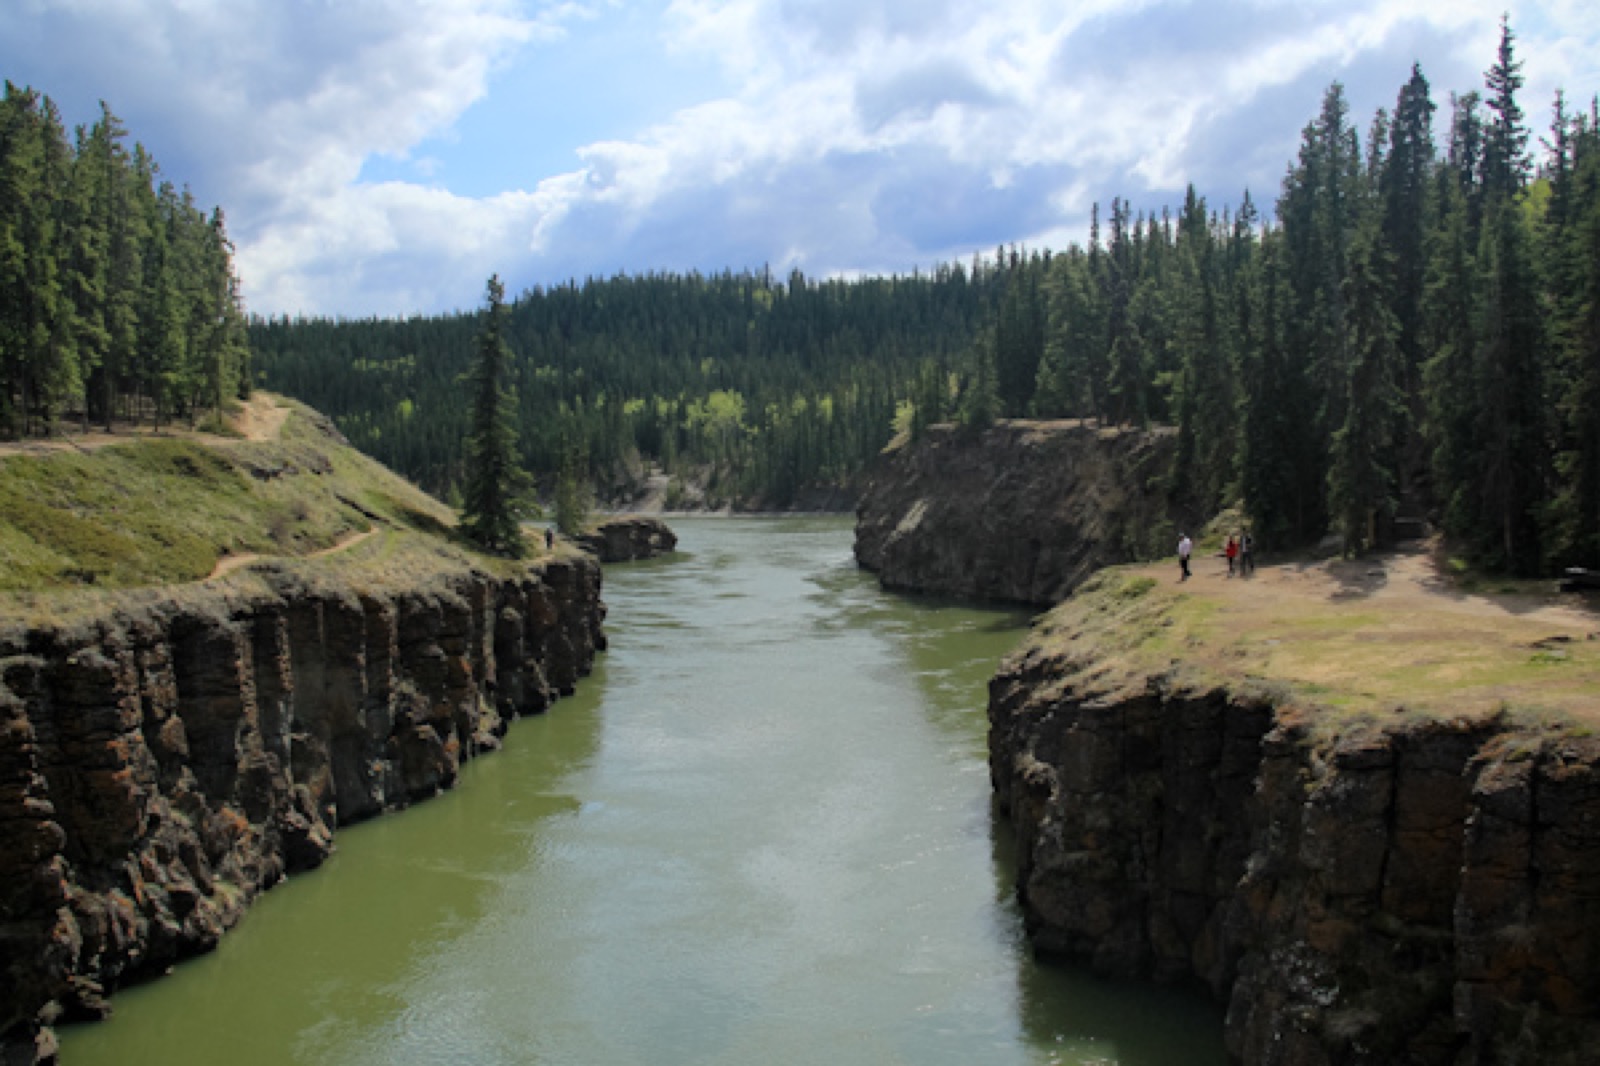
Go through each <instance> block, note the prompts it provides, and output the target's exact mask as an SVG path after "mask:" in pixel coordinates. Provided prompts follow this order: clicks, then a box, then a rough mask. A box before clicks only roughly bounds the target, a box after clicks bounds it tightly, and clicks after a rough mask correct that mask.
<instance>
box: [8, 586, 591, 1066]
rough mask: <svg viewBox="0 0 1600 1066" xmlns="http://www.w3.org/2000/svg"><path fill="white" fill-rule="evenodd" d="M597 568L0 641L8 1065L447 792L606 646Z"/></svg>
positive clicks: (281, 599) (150, 617)
mask: <svg viewBox="0 0 1600 1066" xmlns="http://www.w3.org/2000/svg"><path fill="white" fill-rule="evenodd" d="M604 610H605V609H604V606H603V605H602V604H601V602H600V571H599V567H598V565H597V564H596V563H595V562H594V561H593V560H592V559H589V558H587V557H577V558H557V559H554V560H551V561H548V562H545V563H542V564H539V565H537V566H533V567H529V568H528V569H527V570H525V571H523V572H522V574H521V576H519V577H517V578H515V579H500V578H496V577H494V576H492V575H490V574H488V573H486V572H483V571H480V570H477V569H474V568H471V567H467V566H459V567H456V568H454V569H450V568H445V569H444V570H443V571H442V572H441V573H439V574H437V575H435V576H433V577H430V578H428V579H426V580H425V581H424V582H422V585H421V587H417V588H413V589H409V590H407V591H403V592H392V593H389V592H385V593H377V592H367V593H356V592H353V591H351V590H350V589H348V588H338V587H330V586H328V585H326V584H319V583H315V582H311V581H309V580H308V579H306V578H304V577H301V576H296V574H294V573H293V572H290V571H287V570H282V571H274V570H273V569H272V568H270V567H269V568H265V570H264V574H263V576H262V580H261V581H260V582H257V583H255V584H253V585H250V586H249V587H248V588H245V587H243V586H223V587H219V588H217V589H211V588H210V587H209V586H207V587H205V590H204V591H203V592H199V593H196V594H195V595H192V596H188V597H186V598H185V599H184V600H183V601H182V602H181V604H180V603H178V602H176V601H167V602H163V601H154V600H152V601H149V602H146V603H144V605H143V606H140V607H138V608H132V609H130V608H127V607H121V608H117V609H115V610H111V611H108V612H107V613H106V614H105V615H104V616H103V617H100V618H97V619H96V620H94V621H93V622H91V623H88V624H84V623H78V624H75V625H72V626H70V627H67V626H63V627H61V628H57V629H51V628H38V627H36V628H34V629H31V630H29V631H27V632H26V633H20V632H19V633H14V634H13V635H11V636H3V635H0V1051H3V1052H4V1055H3V1059H4V1061H7V1062H10V1061H33V1058H34V1057H35V1056H39V1057H47V1056H48V1054H49V1051H50V1048H51V1046H52V1039H53V1038H52V1037H51V1034H50V1032H49V1028H48V1027H49V1024H50V1023H51V1022H53V1021H55V1020H57V1019H58V1018H60V1017H62V1016H65V1017H69V1018H70V1017H93V1016H97V1015H99V1014H101V1013H103V1012H104V1011H105V1009H106V1004H105V1001H104V998H103V997H104V994H105V993H106V992H107V991H109V990H110V989H111V988H113V987H115V986H116V985H118V984H120V983H124V982H127V981H129V980H134V979H137V978H140V977H143V976H148V975H151V974H155V973H159V972H160V971H161V970H162V969H164V968H165V967H166V966H167V965H169V964H170V963H172V962H173V961H174V960H177V959H180V958H182V957H184V956H187V955H192V954H195V953H198V952H203V951H206V950H209V949H210V948H212V947H213V946H215V944H216V942H217V939H218V937H220V936H221V934H222V932H223V931H224V930H225V929H227V928H228V927H230V926H231V925H233V924H234V923H235V922H236V921H237V920H238V919H239V917H240V916H241V914H242V913H243V911H244V910H245V908H246V907H247V906H248V905H249V904H250V902H251V900H252V898H253V897H254V896H255V895H256V894H257V893H258V892H260V891H261V890H263V889H265V888H268V887H270V886H271V885H273V884H274V883H276V882H277V881H278V880H280V879H281V878H282V877H284V876H285V875H286V874H289V873H292V872H295V871H297V870H304V869H309V868H311V867H314V866H316V865H318V864H319V863H320V862H321V861H322V860H323V859H324V858H325V857H326V856H327V854H328V853H329V851H330V850H331V847H332V837H333V831H334V829H335V828H336V827H337V826H339V825H342V824H345V823H348V822H353V821H356V820H358V819H362V818H366V817H370V816H372V815H374V814H377V813H379V812H381V811H383V810H386V809H389V808H393V807H400V806H404V805H406V804H408V803H411V802H413V801H415V800H418V799H421V798H424V797H427V796H431V795H433V794H434V793H435V792H437V791H438V790H440V789H443V788H447V787H449V786H450V785H451V784H452V783H453V781H454V780H455V777H456V773H457V770H458V769H459V767H460V764H461V762H462V761H463V760H465V759H467V758H470V757H472V756H473V755H475V754H476V753H479V752H482V751H486V750H490V749H493V748H495V747H497V746H498V744H499V738H500V736H501V735H503V733H504V731H505V729H506V726H507V723H508V721H509V720H510V719H511V718H512V717H513V716H515V715H518V714H523V713H529V712H535V711H539V710H542V709H544V708H545V706H546V705H548V704H549V702H550V701H551V700H552V699H554V698H555V697H556V696H558V695H560V694H564V693H568V692H570V691H571V690H572V687H573V685H574V683H575V682H576V680H577V679H578V678H579V677H580V676H581V675H583V674H586V673H587V672H588V671H589V669H590V666H591V663H592V661H593V658H594V655H595V652H596V650H597V649H599V648H602V647H603V646H604V636H603V635H602V632H601V628H600V623H601V620H602V618H603V616H604Z"/></svg>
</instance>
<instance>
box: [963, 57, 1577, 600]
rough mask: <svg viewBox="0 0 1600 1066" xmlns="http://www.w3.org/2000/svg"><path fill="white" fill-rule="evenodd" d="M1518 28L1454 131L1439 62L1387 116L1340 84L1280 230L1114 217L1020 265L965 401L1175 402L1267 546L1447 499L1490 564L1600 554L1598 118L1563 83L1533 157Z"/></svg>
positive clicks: (1182, 452)
mask: <svg viewBox="0 0 1600 1066" xmlns="http://www.w3.org/2000/svg"><path fill="white" fill-rule="evenodd" d="M1513 46H1514V38H1513V34H1512V33H1511V31H1510V28H1509V27H1508V26H1505V25H1502V35H1501V45H1500V49H1499V53H1498V57H1497V59H1496V62H1495V63H1494V64H1493V66H1492V67H1491V68H1490V69H1489V71H1488V72H1487V75H1486V77H1485V86H1484V90H1483V91H1482V92H1481V93H1480V92H1476V91H1474V92H1468V93H1464V94H1461V95H1453V96H1452V97H1451V99H1450V113H1449V115H1448V121H1447V124H1446V125H1445V126H1444V130H1445V136H1444V143H1443V145H1438V144H1436V143H1435V139H1434V114H1435V109H1436V104H1435V103H1434V102H1433V99H1432V95H1431V91H1430V88H1429V85H1428V82H1427V80H1426V79H1425V78H1424V77H1423V74H1422V72H1421V70H1420V69H1416V68H1413V71H1412V75H1411V77H1410V79H1409V80H1408V81H1407V82H1406V84H1405V85H1404V86H1403V87H1402V88H1401V89H1400V92H1399V95H1398V98H1397V100H1396V103H1395V106H1394V109H1393V111H1389V110H1381V111H1380V112H1379V113H1378V114H1377V115H1376V117H1375V118H1374V119H1373V121H1372V123H1371V124H1370V126H1368V127H1367V129H1366V131H1365V136H1363V135H1362V134H1361V132H1360V131H1358V130H1357V129H1356V128H1355V127H1354V126H1353V125H1352V124H1351V122H1350V119H1349V115H1348V107H1347V104H1346V101H1345V98H1344V93H1343V90H1342V88H1341V87H1340V86H1339V85H1338V84H1335V85H1333V86H1332V87H1331V88H1330V89H1329V90H1328V92H1327V93H1326V95H1325V97H1324V100H1323V104H1322V108H1321V112H1320V113H1319V114H1318V116H1317V117H1316V118H1315V119H1314V120H1313V121H1312V122H1311V123H1310V124H1309V125H1308V126H1306V128H1305V131H1304V135H1303V138H1302V142H1301V147H1300V151H1299V157H1298V159H1297V160H1296V161H1295V162H1294V163H1293V164H1292V165H1291V166H1290V167H1289V169H1288V173H1287V175H1286V176H1285V178H1284V182H1283V188H1282V193H1281V195H1280V197H1279V199H1278V202H1277V211H1276V221H1275V222H1273V223H1271V224H1267V225H1263V224H1262V223H1261V220H1260V219H1259V218H1258V217H1257V211H1256V209H1255V207H1254V206H1253V205H1252V204H1251V202H1250V199H1249V196H1248V194H1247V195H1246V196H1245V197H1244V199H1243V202H1242V204H1241V206H1240V207H1239V209H1238V210H1237V212H1235V213H1233V214H1232V215H1231V216H1230V214H1229V213H1227V212H1224V213H1222V214H1221V215H1220V217H1219V216H1218V215H1217V214H1215V213H1211V212H1208V211H1207V209H1206V206H1205V203H1204V201H1203V200H1201V199H1200V198H1199V197H1197V196H1196V195H1195V193H1194V191H1193V189H1191V190H1190V192H1189V196H1188V198H1187V200H1186V202H1185V203H1184V205H1183V207H1182V209H1181V210H1180V211H1179V212H1178V213H1177V215H1176V217H1173V216H1172V215H1171V214H1170V213H1168V212H1163V213H1162V214H1161V215H1160V216H1159V217H1152V216H1130V212H1129V208H1128V207H1127V205H1125V204H1123V203H1122V202H1120V201H1116V202H1114V203H1113V204H1112V208H1111V212H1110V217H1109V219H1106V220H1105V225H1104V227H1102V224H1101V220H1100V218H1099V216H1098V212H1097V215H1096V220H1095V226H1094V231H1093V235H1092V237H1091V240H1090V242H1089V247H1088V248H1087V249H1081V248H1072V249H1070V250H1069V251H1068V252H1067V253H1065V254H1062V255H1057V256H1054V257H1051V258H1049V259H1048V260H1046V259H1034V260H1030V261H1028V262H1026V263H1024V264H1022V267H1023V268H1022V269H1020V270H1017V271H1015V272H1014V273H1012V274H1011V276H1010V278H1009V284H1008V287H1007V289H1006V291H1005V293H1004V295H1003V296H1002V297H1001V302H1000V312H999V314H998V317H997V319H996V320H995V322H994V323H993V325H992V327H991V328H990V329H989V330H988V331H987V332H986V333H985V335H984V336H983V338H982V343H981V344H980V346H979V348H978V355H977V360H978V363H977V366H978V372H977V373H976V374H975V375H973V380H974V382H975V384H976V387H975V388H974V389H972V390H970V391H969V392H968V394H967V395H966V396H965V397H964V398H963V400H962V407H961V410H960V413H961V416H962V417H963V418H964V419H966V420H969V421H972V420H977V421H981V420H983V419H985V418H988V417H991V416H993V415H994V414H997V413H1003V414H1008V415H1019V414H1024V413H1033V414H1042V415H1069V416H1090V417H1096V418H1101V419H1106V420H1109V421H1115V422H1143V421H1147V420H1154V421H1162V422H1174V423H1176V425H1177V426H1178V428H1179V431H1180V446H1179V449H1178V455H1177V459H1176V464H1175V468H1174V470H1173V471H1172V485H1173V488H1174V489H1175V490H1177V491H1179V492H1180V493H1181V494H1182V496H1183V498H1186V499H1188V500H1189V501H1190V502H1191V505H1192V507H1193V511H1194V514H1195V515H1196V517H1198V518H1203V517H1205V516H1210V515H1213V514H1215V513H1217V512H1218V511H1219V510H1220V509H1221V508H1223V507H1225V506H1229V505H1233V504H1235V503H1239V504H1242V509H1243V511H1244V514H1245V515H1246V516H1247V517H1248V519H1249V521H1250V522H1251V523H1252V525H1253V527H1254V529H1255V532H1256V535H1257V537H1258V539H1259V540H1260V541H1261V542H1262V543H1263V544H1264V545H1267V546H1281V545H1289V544H1299V543H1305V542H1307V541H1310V540H1314V539H1316V538H1318V537H1319V536H1321V535H1322V534H1323V533H1324V531H1326V530H1328V529H1330V528H1331V529H1333V530H1335V531H1336V532H1338V533H1340V534H1341V535H1342V536H1343V539H1344V542H1345V544H1346V546H1347V547H1348V548H1350V549H1360V548H1362V547H1365V546H1370V545H1374V544H1379V543H1382V542H1383V541H1384V540H1385V539H1386V538H1387V537H1388V536H1390V535H1391V531H1392V530H1393V528H1394V525H1395V523H1397V522H1399V521H1404V520H1406V519H1421V518H1423V517H1432V518H1434V519H1436V520H1437V521H1439V522H1440V523H1442V525H1443V526H1444V528H1445V529H1446V530H1447V531H1448V532H1449V533H1450V534H1451V535H1452V536H1453V537H1454V538H1455V540H1456V541H1457V543H1459V544H1460V545H1461V546H1463V548H1464V550H1465V552H1466V553H1467V554H1469V555H1470V556H1472V557H1473V558H1474V559H1475V560H1476V561H1477V562H1479V563H1480V564H1483V565H1486V566H1490V567H1494V568H1499V569H1504V570H1508V571H1511V572H1514V573H1523V574H1534V573H1539V572H1544V571H1548V570H1549V569H1551V568H1552V567H1556V566H1562V565H1574V564H1584V565H1589V566H1595V565H1600V116H1597V113H1596V109H1595V105H1594V104H1593V103H1592V102H1591V104H1590V107H1589V109H1588V111H1587V113H1584V112H1582V111H1579V112H1577V113H1573V112H1572V111H1571V110H1569V109H1568V107H1567V105H1566V103H1565V101H1564V100H1563V99H1561V98H1560V97H1558V98H1557V99H1556V102H1555V111H1554V120H1553V123H1552V125H1551V127H1550V130H1549V132H1548V133H1547V134H1546V135H1545V136H1544V137H1543V138H1542V139H1541V141H1540V144H1541V146H1542V149H1543V151H1542V152H1540V153H1539V155H1538V158H1537V159H1535V156H1534V154H1533V153H1532V152H1531V151H1530V147H1531V144H1530V142H1531V134H1530V130H1529V128H1528V126H1527V124H1526V122H1525V121H1524V116H1523V111H1522V107H1521V104H1520V102H1519V100H1518V98H1517V92H1518V90H1519V89H1520V88H1521V86H1522V76H1521V72H1520V64H1519V63H1518V62H1517V60H1516V59H1515V55H1514V47H1513Z"/></svg>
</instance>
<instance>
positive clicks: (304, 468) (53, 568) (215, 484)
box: [0, 401, 488, 612]
mask: <svg viewBox="0 0 1600 1066" xmlns="http://www.w3.org/2000/svg"><path fill="white" fill-rule="evenodd" d="M284 404H285V406H288V407H289V408H290V415H289V417H288V418H287V420H286V421H285V422H284V424H283V426H282V429H281V430H280V431H279V432H278V433H277V435H276V438H275V439H272V440H265V441H251V440H244V439H227V440H220V439H213V440H206V441H202V440H197V439H180V438H169V439H141V440H139V441H135V442H130V443H127V444H116V445H111V446H108V447H102V448H97V449H95V450H92V451H58V452H53V453H50V454H45V455H33V454H19V455H10V456H5V457H0V612H4V611H5V607H6V604H7V602H10V603H12V604H16V603H19V602H22V601H24V600H26V601H27V602H30V603H33V604H35V606H36V607H38V606H40V605H41V604H42V600H41V597H50V596H58V595H64V594H68V593H76V594H80V595H87V594H89V593H91V592H101V593H103V592H106V591H117V590H133V589H142V588H150V587H168V586H173V585H180V584H185V583H192V582H199V581H202V580H204V579H206V578H207V577H208V576H209V575H211V574H212V573H213V571H214V570H215V568H216V567H217V564H218V563H219V561H221V560H222V559H224V558H226V557H229V556H240V555H246V554H249V555H260V556H263V557H271V558H278V559H283V558H288V559H298V558H304V557H307V556H311V555H313V554H315V553H318V552H323V551H326V550H328V549H331V548H334V547H335V546H336V545H339V544H341V543H343V542H344V541H345V540H347V539H348V538H350V537H351V536H352V535H354V534H357V533H361V532H365V531H367V530H371V529H374V528H377V529H380V530H382V531H383V532H384V536H382V537H373V538H372V542H370V543H368V542H364V543H363V544H362V545H360V546H358V548H355V549H352V550H351V551H349V552H339V553H338V554H337V555H331V556H327V557H326V559H325V560H318V562H319V563H320V565H321V566H322V567H323V568H324V569H326V568H331V567H340V566H344V567H351V568H360V567H367V568H369V569H370V568H373V567H382V566H388V567H398V566H410V565H418V564H419V563H420V562H421V561H422V560H421V559H419V558H418V555H417V553H421V554H422V555H423V556H429V557H437V556H438V553H440V552H444V553H446V554H453V555H459V556H460V558H461V559H462V560H465V559H467V558H469V557H473V558H475V559H476V560H477V562H478V563H479V564H485V563H487V562H488V560H486V559H485V557H482V556H477V555H476V553H473V552H471V550H470V549H469V548H468V547H467V546H466V545H465V544H464V543H462V542H461V541H460V539H459V538H458V537H457V535H456V533H455V529H454V526H455V516H454V514H453V512H452V511H451V510H450V509H449V508H448V507H446V506H445V505H443V504H442V503H440V502H439V501H437V500H435V499H433V498H432V497H430V496H428V495H427V494H425V493H423V492H422V491H421V490H420V489H417V488H416V487H415V486H413V485H411V484H410V483H409V482H407V481H405V480H404V479H403V478H400V477H399V476H398V475H396V474H394V473H392V472H391V471H389V470H388V469H386V468H384V467H383V466H381V465H379V464H378V463H376V462H374V461H372V460H370V459H368V458H366V457H365V456H363V455H361V454H360V453H358V452H357V451H355V450H354V449H353V448H351V447H349V446H348V445H346V444H344V443H343V442H342V441H340V440H339V439H338V438H337V436H336V435H335V434H334V433H333V432H332V431H331V428H330V425H329V423H327V422H326V421H325V420H324V419H322V418H321V417H320V416H318V415H316V414H315V413H314V412H312V411H310V410H309V409H307V408H304V407H302V406H299V405H297V404H293V403H291V402H287V401H284ZM406 538H414V539H415V540H416V541H417V544H416V545H414V546H409V547H408V546H406V545H405V544H404V543H403V541H404V540H405V539H406ZM346 556H348V557H349V558H346ZM385 558H390V559H401V558H403V562H389V563H384V562H383V560H384V559H385ZM91 598H92V597H91Z"/></svg>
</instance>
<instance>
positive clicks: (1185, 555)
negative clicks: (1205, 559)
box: [1178, 533, 1194, 581]
mask: <svg viewBox="0 0 1600 1066" xmlns="http://www.w3.org/2000/svg"><path fill="white" fill-rule="evenodd" d="M1193 551H1194V542H1193V541H1191V540H1190V539H1189V534H1187V533H1179V534H1178V569H1179V570H1181V571H1183V576H1182V577H1180V578H1179V579H1178V580H1179V581H1188V580H1189V555H1190V553H1191V552H1193Z"/></svg>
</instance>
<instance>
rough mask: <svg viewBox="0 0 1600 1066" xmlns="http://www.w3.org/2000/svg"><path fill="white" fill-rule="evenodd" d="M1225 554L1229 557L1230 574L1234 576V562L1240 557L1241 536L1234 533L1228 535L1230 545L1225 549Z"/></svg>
mask: <svg viewBox="0 0 1600 1066" xmlns="http://www.w3.org/2000/svg"><path fill="white" fill-rule="evenodd" d="M1223 554H1224V555H1226V556H1227V557H1228V576H1229V577H1232V576H1233V565H1234V562H1235V561H1236V560H1237V559H1238V558H1239V538H1238V537H1236V536H1234V535H1233V534H1231V533H1230V534H1229V535H1228V546H1227V547H1226V548H1224V549H1223Z"/></svg>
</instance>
